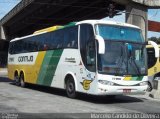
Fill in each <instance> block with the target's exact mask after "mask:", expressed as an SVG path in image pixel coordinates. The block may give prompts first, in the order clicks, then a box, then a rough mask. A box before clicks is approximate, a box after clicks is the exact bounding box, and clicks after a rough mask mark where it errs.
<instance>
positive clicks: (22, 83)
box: [20, 74, 26, 87]
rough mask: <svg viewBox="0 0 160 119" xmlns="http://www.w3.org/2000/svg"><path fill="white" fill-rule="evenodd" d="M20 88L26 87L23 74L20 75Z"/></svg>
mask: <svg viewBox="0 0 160 119" xmlns="http://www.w3.org/2000/svg"><path fill="white" fill-rule="evenodd" d="M20 86H21V87H25V86H26V83H25V82H24V74H21V75H20Z"/></svg>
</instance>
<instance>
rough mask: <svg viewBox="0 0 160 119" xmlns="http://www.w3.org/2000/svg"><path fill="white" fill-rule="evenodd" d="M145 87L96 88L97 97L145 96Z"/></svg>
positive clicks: (100, 86)
mask: <svg viewBox="0 0 160 119" xmlns="http://www.w3.org/2000/svg"><path fill="white" fill-rule="evenodd" d="M146 89H147V85H144V86H104V85H99V86H98V95H135V94H145V93H146Z"/></svg>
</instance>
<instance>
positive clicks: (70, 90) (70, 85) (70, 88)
mask: <svg viewBox="0 0 160 119" xmlns="http://www.w3.org/2000/svg"><path fill="white" fill-rule="evenodd" d="M66 93H67V96H68V97H69V98H76V96H77V93H76V88H75V82H74V79H73V77H72V76H69V77H68V78H67V80H66Z"/></svg>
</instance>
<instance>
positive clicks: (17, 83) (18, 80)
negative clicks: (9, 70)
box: [14, 75, 20, 86]
mask: <svg viewBox="0 0 160 119" xmlns="http://www.w3.org/2000/svg"><path fill="white" fill-rule="evenodd" d="M14 81H15V85H16V86H20V79H19V76H18V75H15V76H14Z"/></svg>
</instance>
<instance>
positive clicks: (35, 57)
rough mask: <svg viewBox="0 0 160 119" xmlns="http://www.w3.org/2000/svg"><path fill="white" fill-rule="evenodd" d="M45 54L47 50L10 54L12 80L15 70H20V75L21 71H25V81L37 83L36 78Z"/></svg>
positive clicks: (9, 73) (9, 74)
mask: <svg viewBox="0 0 160 119" xmlns="http://www.w3.org/2000/svg"><path fill="white" fill-rule="evenodd" d="M44 55H45V52H39V53H35V52H34V53H23V54H18V55H9V56H8V76H9V78H10V79H12V80H13V79H14V73H15V71H18V75H19V76H20V72H23V73H24V79H25V82H27V83H32V84H36V80H37V77H38V74H39V70H40V67H41V64H42V61H43V59H44ZM22 57H23V58H22ZM24 57H25V58H24ZM28 57H29V58H28ZM11 59H12V60H11ZM11 61H12V62H11Z"/></svg>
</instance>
